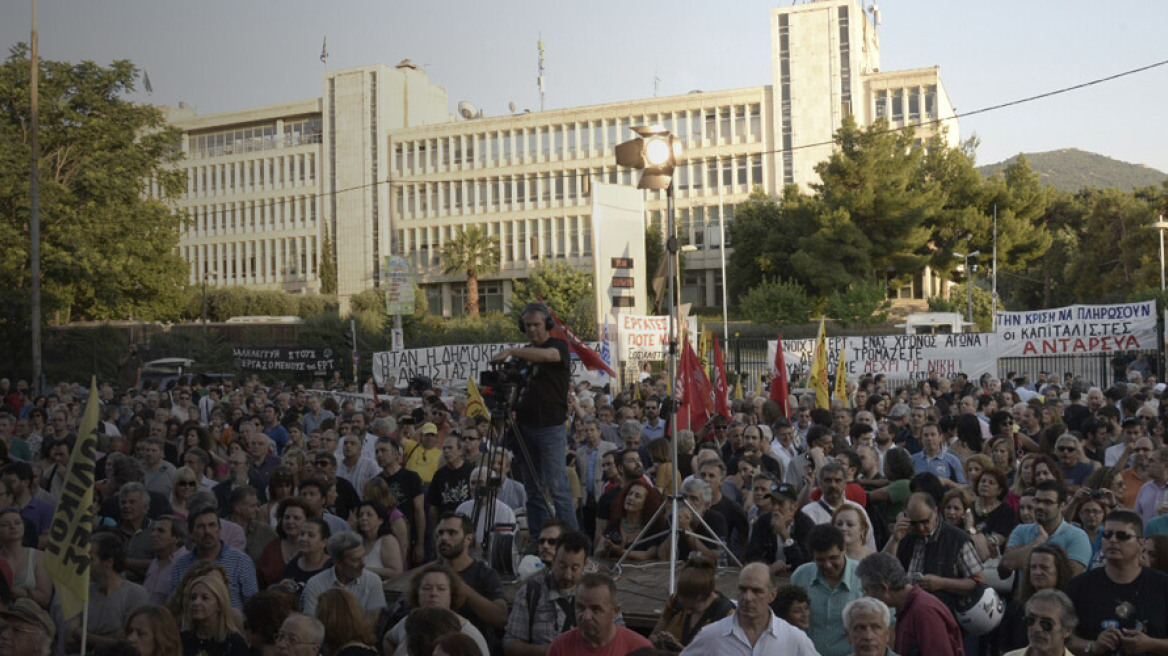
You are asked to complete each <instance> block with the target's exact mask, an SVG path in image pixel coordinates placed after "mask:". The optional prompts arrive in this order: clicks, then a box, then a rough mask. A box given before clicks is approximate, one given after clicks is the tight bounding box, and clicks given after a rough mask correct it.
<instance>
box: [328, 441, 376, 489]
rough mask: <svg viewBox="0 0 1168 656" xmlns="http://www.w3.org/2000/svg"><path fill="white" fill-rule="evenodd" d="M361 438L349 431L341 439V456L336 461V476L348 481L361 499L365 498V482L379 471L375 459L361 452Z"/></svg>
mask: <svg viewBox="0 0 1168 656" xmlns="http://www.w3.org/2000/svg"><path fill="white" fill-rule="evenodd" d="M361 442H362V440H361V438H360V437H359V436H358V435H356V434H354V433H349V434H348V435H346V436H345V437H344V439H343V440H342V441H341V457H340V458H339V459H338V461H337V476H340V477H341V478H343V479H345V480H346V481H349V482H350V483H352V484H353V487H354V488H355V489H356V490H357V495H358V496H359V497H361V499H364V498H365V492H364V488H365V483H366V482H368V481H369V479H371V478H373V477H374V476H376V475H378V474H380V473H381V467H378V466H377V461H376V460H373V459H372V458H369V457H367V456H365V455H363V454H362V443H361Z"/></svg>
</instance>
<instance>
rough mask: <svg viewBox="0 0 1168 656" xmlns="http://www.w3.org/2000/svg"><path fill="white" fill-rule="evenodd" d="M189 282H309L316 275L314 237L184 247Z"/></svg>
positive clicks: (227, 283)
mask: <svg viewBox="0 0 1168 656" xmlns="http://www.w3.org/2000/svg"><path fill="white" fill-rule="evenodd" d="M183 251H184V253H183V256H184V257H185V258H186V260H187V262H189V263H190V265H191V278H190V280H191V282H193V283H197V282H202V281H203V280H204V279H207V280H209V281H210V282H212V283H213V284H216V285H242V284H255V283H272V282H285V281H289V280H311V279H314V278H315V277H316V275H317V271H316V269H317V259H318V255H317V243H316V237H315V236H312V237H286V238H282V239H255V240H247V241H237V242H232V243H229V244H200V245H197V246H186V247H184V248H183Z"/></svg>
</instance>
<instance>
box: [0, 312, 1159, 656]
mask: <svg viewBox="0 0 1168 656" xmlns="http://www.w3.org/2000/svg"><path fill="white" fill-rule="evenodd" d="M535 314H538V313H530V314H525V315H524V316H525V317H527V316H533V315H535ZM537 319H538V317H537ZM521 327H522V326H521ZM540 330H541V329H540V327H539V326H538V325H537V324H528V331H529V332H528V334H529V337H532V331H534V332H535V333H537V336H536V337H533V342H534V343H535V344H536V345H537V346H539V345H541V339H546V338H540V337H538V333H539V332H540ZM552 341H553V342H554V341H557V340H554V339H553V340H552ZM542 345H544V346H548V345H549V344H548V342H547V341H542ZM550 347H554V348H558V347H556V345H555V344H550ZM533 348H534V347H533ZM535 350H540V349H535ZM545 350H546V349H545ZM528 351H531V349H518V350H516V351H515V352H514V353H510V354H508V355H511V356H515V357H519V358H527V359H530V360H533V361H539V362H541V365H540V366H544V367H550V366H554V365H555V363H556V362H558V360H557V359H556V358H558V357H559V356H556V355H553V356H552V359H551V360H537V358H539V357H542V356H540V355H539V354H533V353H531V352H528ZM559 352H561V353H563V355H564V357H566V351H559ZM549 362H550V363H551V364H548V363H549ZM414 383H415V384H411V386H410V388H409V389H397V388H394V387H389V388H388V389H373V388H372V383H370V384H369V386H368V387H367V388H366V389H363V390H354V389H352V387H350V388H349V390H348V391H347V392H346V390H344V389H343V388H333V387H330V386H326V384H325V383H324V382H323V381H317V382H316V383H311V384H308V385H301V384H295V383H289V382H280V381H276V382H275V383H274V384H272V385H270V386H264V385H261V384H260V382H259V380H258V379H257V378H251V379H247V380H238V381H237V380H232V379H225V380H221V381H216V382H213V383H210V384H203V383H200V382H197V381H193V382H191V383H172V384H169V385H159V384H154V383H146V384H142V383H141V382H140V381H139V380H137V378H136V377H135V376H134V375H133V372H130V375H129V376H128V377H127V376H122V377H120V380H118V381H99V382H98V384H97V386H96V389H94V390H90V389H89V388H88V385H89V383H88V381H84V382H62V383H60V384H58V385H56V386H54V387H52V388H51V390H49V391H48V393H46V394H33V393H31V392H30V388H29V385H28V383H27V382H26V381H17V382H15V383H13V382H11V381H10V380H8V379H4V380H0V394H2V399H3V401H2V404H3V407H2V410H0V462H2V463H3V465H2V466H0V574H2V576H0V624H2V626H0V656H8V655H9V654H12V655H20V656H24V655H25V654H37V655H39V656H48V655H49V654H73V653H78V652H79V650H80V649H81V644H82V641H83V639H84V642H85V645H86V651H87V652H94V651H95V652H98V653H101V654H137V655H138V656H177V655H178V654H179V653H180V652H181V654H182V655H183V656H242V655H243V654H256V655H260V654H262V655H265V656H270V655H274V654H278V655H280V656H316V655H318V654H324V656H337V655H342V656H364V655H369V654H382V655H384V656H391V655H394V654H402V655H409V656H423V655H424V656H430V655H431V654H445V655H451V656H454V655H476V656H488V655H491V656H497V655H503V654H505V655H507V656H523V655H527V654H555V655H558V654H619V655H621V656H623V655H624V654H630V653H635V654H658V653H670V652H678V651H682V652H683V653H685V654H750V653H755V654H784V655H785V654H799V655H806V656H811V655H812V654H819V655H821V656H848V655H849V654H857V655H858V656H885V655H895V654H900V655H901V656H921V655H924V656H956V655H960V654H964V655H965V656H996V655H999V654H1012V655H1014V654H1016V655H1019V656H1021V655H1022V654H1027V655H1028V656H1060V655H1062V654H1074V655H1075V656H1114V655H1117V654H1145V653H1148V654H1152V653H1160V654H1168V574H1166V573H1165V572H1168V446H1166V445H1165V442H1164V433H1165V423H1166V415H1168V403H1164V402H1162V399H1163V398H1164V397H1165V392H1166V388H1165V384H1164V383H1161V382H1159V380H1158V379H1157V378H1156V377H1155V376H1154V375H1153V372H1152V371H1151V369H1150V367H1149V365H1148V363H1147V362H1146V361H1145V360H1144V359H1143V358H1140V359H1136V360H1133V361H1132V362H1131V363H1130V364H1129V365H1128V367H1127V369H1126V371H1125V372H1124V376H1123V377H1122V378H1121V381H1120V382H1117V383H1115V384H1113V385H1112V386H1111V387H1109V388H1107V389H1100V388H1099V387H1096V386H1093V385H1092V383H1091V382H1089V381H1084V380H1080V379H1076V378H1073V377H1071V376H1069V375H1068V376H1066V377H1060V376H1057V375H1048V374H1046V373H1037V374H1035V375H1034V376H1033V377H1031V376H1028V375H1027V374H1011V375H1009V376H1007V377H1004V378H1002V379H997V378H993V377H990V376H988V375H986V376H982V377H981V378H980V379H973V380H970V379H968V378H967V377H966V376H964V375H957V376H955V377H953V378H951V379H941V380H937V379H931V380H923V381H919V382H912V383H910V382H896V383H893V382H892V381H888V380H885V379H884V378H883V377H881V376H879V375H876V376H872V375H865V376H863V377H861V378H860V379H859V380H857V381H849V382H848V384H847V389H846V391H845V393H844V394H843V395H842V398H841V397H837V398H832V399H830V400H828V399H823V398H817V397H816V396H815V394H814V393H803V394H800V393H798V392H796V393H794V394H792V395H791V396H790V397H789V398H782V399H780V398H778V395H777V394H770V393H768V391H767V390H766V389H765V388H764V389H762V390H761V391H759V392H757V393H754V392H746V393H743V394H741V395H740V396H738V397H736V398H733V399H731V402H730V408H729V409H730V412H729V416H721V415H715V416H714V417H712V418H711V419H710V420H709V421H707V422H705V423H704V425H702V426H691V427H690V428H677V427H671V426H669V425H668V423H669V421H670V417H672V416H673V415H672V414H671V413H670V408H669V405H670V404H669V399H671V390H670V385H669V381H667V380H664V379H660V378H658V377H655V376H653V375H652V373H651V372H649V371H646V372H645V373H642V374H641V376H640V380H638V381H636V382H635V383H630V384H629V385H627V386H625V388H623V389H616V390H613V389H610V388H608V387H607V386H606V387H604V388H593V387H592V386H591V385H589V384H588V383H579V384H574V385H571V387H570V388H566V389H565V390H564V392H565V395H564V410H563V414H562V416H561V415H556V414H555V413H552V415H551V416H552V417H553V419H555V421H556V422H558V423H557V426H558V427H559V429H561V430H560V432H559V433H554V434H553V435H554V437H553V440H559V441H560V442H562V444H559V445H553V446H559V447H563V449H564V450H563V453H564V454H565V455H566V457H564V458H563V459H562V465H563V466H562V468H561V467H552V469H553V471H551V472H546V471H543V472H541V473H537V474H536V477H537V479H536V480H533V479H532V478H531V476H532V474H531V470H532V469H539V468H541V467H543V466H544V465H543V464H542V463H546V462H547V461H548V460H547V458H549V457H550V458H552V459H553V461H554V459H555V458H559V457H560V456H558V455H557V454H556V451H555V449H551V451H550V453H551V455H550V456H548V455H547V454H546V453H530V452H527V451H520V450H518V449H516V448H514V446H515V445H514V443H512V444H510V445H508V444H507V443H506V442H504V445H505V446H507V447H508V448H502V447H500V446H498V445H497V444H491V440H492V438H491V436H492V435H495V434H496V432H497V431H496V428H495V426H494V425H493V424H492V421H491V419H490V417H489V414H487V413H474V412H473V408H472V409H471V410H470V411H468V404H470V405H474V404H476V403H478V402H479V401H478V399H476V398H470V399H468V397H467V394H466V390H465V389H459V390H440V389H432V388H429V386H428V385H426V384H424V381H423V382H422V383H421V384H417V383H416V381H414ZM537 384H542V383H540V382H539V379H538V378H537V379H536V380H534V381H533V382H532V383H531V385H537ZM91 391H92V392H95V393H96V394H97V396H98V398H99V400H100V422H99V424H98V429H97V433H98V438H97V449H96V454H95V471H96V477H95V478H96V480H97V482H96V485H95V487H94V503H93V507H92V512H93V519H92V522H93V535H92V538H91V540H90V581H91V583H90V593H89V597H88V612H87V613H86V616H85V621H84V623H83V622H82V618H81V617H80V616H79V617H76V618H69V619H67V620H66V619H65V618H64V617H63V616H62V613H61V610H60V608H59V605H58V604H57V603H56V602H55V594H54V586H55V585H56V584H58V583H59V582H58V581H56V580H54V579H53V578H52V577H50V575H49V574H48V571H47V570H46V567H45V564H44V559H45V549H46V546H47V545H48V543H49V542H50V540H52V539H53V536H52V535H51V533H52V531H51V530H50V529H51V526H52V520H53V516H54V511H55V508H56V506H57V504H59V503H61V501H62V499H63V498H64V496H66V495H68V494H69V493H70V492H69V490H68V484H67V474H68V468H69V462H70V457H71V455H72V454H73V451H74V449H73V447H74V445H75V444H76V443H77V440H78V434H77V432H78V428H79V426H80V423H81V420H82V415H83V413H84V411H85V407H86V402H87V399H88V396H89V394H90V392H91ZM353 392H360V393H353ZM785 405H786V406H787V407H789V410H787V411H786V412H785V411H784V406H785ZM476 415H477V416H476ZM787 415H789V416H787ZM520 423H522V421H521V422H520ZM693 429H697V430H696V431H695V430H693ZM674 440H675V441H676V445H674V444H673V443H672V441H674ZM674 446H676V450H675V449H674V448H673V447H674ZM675 452H676V454H677V456H676V460H675V459H674V453H675ZM541 458H542V460H541V461H540V464H539V465H538V466H537V467H527V470H528V471H527V472H524V471H523V470H524V467H523V461H525V460H528V459H541ZM549 474H550V475H549ZM540 475H547V476H546V478H545V479H544V481H545V483H546V484H548V485H552V484H553V483H556V481H558V484H557V485H558V486H559V488H562V489H559V488H557V489H546V490H545V489H543V487H544V486H543V485H540V484H539V482H538V477H539V476H540ZM674 476H677V478H678V479H679V480H680V481H681V484H680V489H679V491H678V496H679V498H681V499H682V500H684V504H682V505H680V507H679V509H678V513H677V517H678V522H679V524H680V528H683V529H684V532H678V536H679V537H678V542H677V549H678V554H677V557H678V559H679V562H680V563H682V565H681V566H680V567H679V574H678V578H677V582H676V592H675V593H674V594H673V595H672V596H670V597H669V598H668V599H664V598H662V599H660V600H659V604H660V608H662V611H661V614H660V619H659V621H657V623H656V626H655V627H653V628H652V630H650V631H646V634H647V635H646V636H642V635H641V634H639V633H637V632H634V631H632V630H630V629H628V628H625V626H624V618H623V617H622V615H621V606H620V600H619V594H618V591H617V588H616V583H615V581H614V575H613V571H612V570H610V569H609V568H608V567H607V565H608V564H611V563H612V562H613V561H614V560H615V559H618V558H621V557H624V558H625V560H626V561H628V562H652V561H668V560H669V559H670V547H671V543H670V540H669V539H668V536H669V535H670V533H669V531H668V530H667V529H668V526H667V522H668V521H669V520H670V518H671V514H670V513H660V514H658V513H656V512H655V511H656V510H657V509H658V508H660V507H661V506H662V504H663V503H668V497H669V495H670V494H671V493H672V486H673V479H674ZM553 479H555V480H553ZM488 483H489V485H488ZM484 489H494V490H495V491H496V494H494V495H492V499H491V504H492V508H493V510H494V512H491V513H483V512H481V508H479V507H478V506H479V505H481V504H483V503H484V502H483V500H482V498H481V495H482V491H483V490H484ZM564 492H566V494H567V495H568V496H564V497H563V498H560V497H561V496H563V493H564ZM3 497H7V498H6V499H4V498H3ZM565 503H566V505H567V508H568V512H567V513H565V512H564V507H565ZM488 517H490V518H491V519H492V520H493V522H494V524H496V525H498V526H495V525H486V522H487V521H488V519H487V518H488ZM476 522H477V525H476ZM510 527H514V529H513V537H514V544H513V549H514V551H515V558H514V561H515V562H518V563H519V566H518V567H517V570H518V571H517V572H516V573H515V574H514V575H517V576H521V577H524V578H523V579H522V580H519V581H517V582H516V583H515V591H514V593H513V594H512V595H511V596H510V599H509V598H508V596H507V595H505V594H504V579H505V578H510V577H512V576H513V574H512V573H511V572H506V571H504V572H500V571H498V569H497V568H495V567H492V566H491V565H490V564H489V563H488V562H487V561H486V560H484V558H485V554H483V552H482V548H481V546H482V545H483V544H484V536H485V535H487V536H490V535H491V534H493V533H498V532H500V530H503V531H506V530H507V529H508V528H510ZM736 562H741V563H743V567H742V568H741V569H740V570H737V585H736V594H735V595H732V596H733V597H734V599H733V600H731V599H730V598H728V597H727V596H724V595H723V594H722V593H721V592H718V591H717V590H716V589H715V576H716V572H717V570H718V569H719V568H724V567H726V566H728V565H734V563H736ZM403 580H407V581H408V582H405V583H402V584H401V585H400V586H397V587H395V582H397V581H403ZM399 592H401V594H398V593H399ZM399 597H400V598H399ZM83 632H84V635H83Z"/></svg>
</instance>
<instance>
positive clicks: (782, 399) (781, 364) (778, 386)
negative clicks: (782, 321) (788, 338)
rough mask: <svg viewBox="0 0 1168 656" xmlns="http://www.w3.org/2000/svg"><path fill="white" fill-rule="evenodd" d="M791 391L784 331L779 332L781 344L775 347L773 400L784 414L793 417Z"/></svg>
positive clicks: (772, 376)
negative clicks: (788, 379)
mask: <svg viewBox="0 0 1168 656" xmlns="http://www.w3.org/2000/svg"><path fill="white" fill-rule="evenodd" d="M790 397H791V393H790V391H789V390H788V389H787V363H786V361H785V360H784V359H783V333H779V345H778V347H777V348H776V349H775V370H774V372H773V374H772V375H771V400H772V401H774V402H775V403H778V404H779V408H780V409H781V410H782V412H783V416H784V417H786V418H787V419H790V418H791V405H790V404H791V400H790Z"/></svg>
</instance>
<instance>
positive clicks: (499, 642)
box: [434, 513, 507, 654]
mask: <svg viewBox="0 0 1168 656" xmlns="http://www.w3.org/2000/svg"><path fill="white" fill-rule="evenodd" d="M434 532H435V534H436V536H435V543H436V545H437V550H438V555H439V556H440V557H441V561H442V564H443V565H446V566H447V567H449V568H450V569H452V570H454V571H455V572H458V575H459V577H461V578H462V582H463V583H465V584H466V585H465V586H464V587H465V593H466V602H465V603H463V605H462V606H460V607H458V608H454V609H452V610H454V612H456V613H458V614H459V615H461V616H463V617H465V618H466V619H467V620H469V621H470V623H471V624H473V625H475V628H477V629H478V630H479V631H480V632H481V633H482V634H483V637H484V638H485V639H486V641H487V646H488V647H490V649H491V653H492V654H501V653H503V628H504V627H506V626H507V599H506V598H505V597H504V596H503V581H502V580H501V579H500V578H499V573H498V572H496V571H495V570H493V569H491V568H490V567H488V566H487V564H486V563H484V562H483V561H481V560H478V559H477V558H474V557H472V556H471V553H470V550H471V547H472V545H473V544H474V539H475V534H474V526H473V525H472V524H471V520H470V519H469V518H467V517H465V516H463V515H456V514H454V513H444V514H443V515H442V517H441V518H440V519H439V520H438V526H437V528H436V530H435V531H434Z"/></svg>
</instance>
